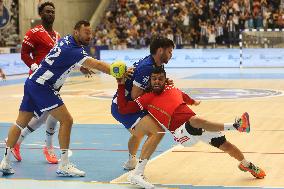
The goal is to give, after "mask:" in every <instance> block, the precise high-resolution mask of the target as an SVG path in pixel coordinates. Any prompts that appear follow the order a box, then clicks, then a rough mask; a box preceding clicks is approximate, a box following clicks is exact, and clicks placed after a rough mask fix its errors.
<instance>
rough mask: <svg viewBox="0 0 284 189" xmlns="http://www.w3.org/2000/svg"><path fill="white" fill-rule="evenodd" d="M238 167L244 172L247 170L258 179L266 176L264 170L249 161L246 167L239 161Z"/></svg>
mask: <svg viewBox="0 0 284 189" xmlns="http://www.w3.org/2000/svg"><path fill="white" fill-rule="evenodd" d="M239 169H240V170H241V171H244V172H247V171H249V172H250V173H251V174H252V175H253V176H254V177H255V178H258V179H263V178H264V177H265V176H266V174H265V172H264V171H263V170H262V169H261V168H259V167H257V166H256V165H254V164H253V163H250V164H249V166H248V167H247V166H244V165H243V164H241V163H240V164H239Z"/></svg>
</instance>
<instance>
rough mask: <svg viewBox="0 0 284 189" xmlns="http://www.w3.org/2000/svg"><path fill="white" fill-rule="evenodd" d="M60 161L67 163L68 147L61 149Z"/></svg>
mask: <svg viewBox="0 0 284 189" xmlns="http://www.w3.org/2000/svg"><path fill="white" fill-rule="evenodd" d="M61 163H62V164H67V163H69V157H68V149H61Z"/></svg>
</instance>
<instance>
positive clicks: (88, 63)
mask: <svg viewBox="0 0 284 189" xmlns="http://www.w3.org/2000/svg"><path fill="white" fill-rule="evenodd" d="M82 66H84V67H86V68H89V69H96V70H99V71H101V72H103V73H106V74H110V64H108V63H106V62H104V61H100V60H97V59H94V58H91V57H90V58H87V59H86V60H85V61H84V62H83V64H82Z"/></svg>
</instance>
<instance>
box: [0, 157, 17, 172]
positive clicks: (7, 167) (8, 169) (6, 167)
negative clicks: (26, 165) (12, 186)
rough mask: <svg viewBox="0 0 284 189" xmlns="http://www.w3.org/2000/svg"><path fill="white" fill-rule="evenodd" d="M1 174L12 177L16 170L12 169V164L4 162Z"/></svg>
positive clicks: (0, 170)
mask: <svg viewBox="0 0 284 189" xmlns="http://www.w3.org/2000/svg"><path fill="white" fill-rule="evenodd" d="M0 172H2V173H3V175H10V174H14V173H15V171H14V169H12V167H11V165H10V162H8V161H4V160H2V161H1V164H0Z"/></svg>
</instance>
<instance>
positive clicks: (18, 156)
mask: <svg viewBox="0 0 284 189" xmlns="http://www.w3.org/2000/svg"><path fill="white" fill-rule="evenodd" d="M7 141H8V138H5V143H6V145H7ZM20 147H21V145H20V144H18V143H16V144H15V146H14V148H13V149H12V154H13V155H14V157H15V159H16V160H17V161H22V157H21V152H20Z"/></svg>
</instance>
